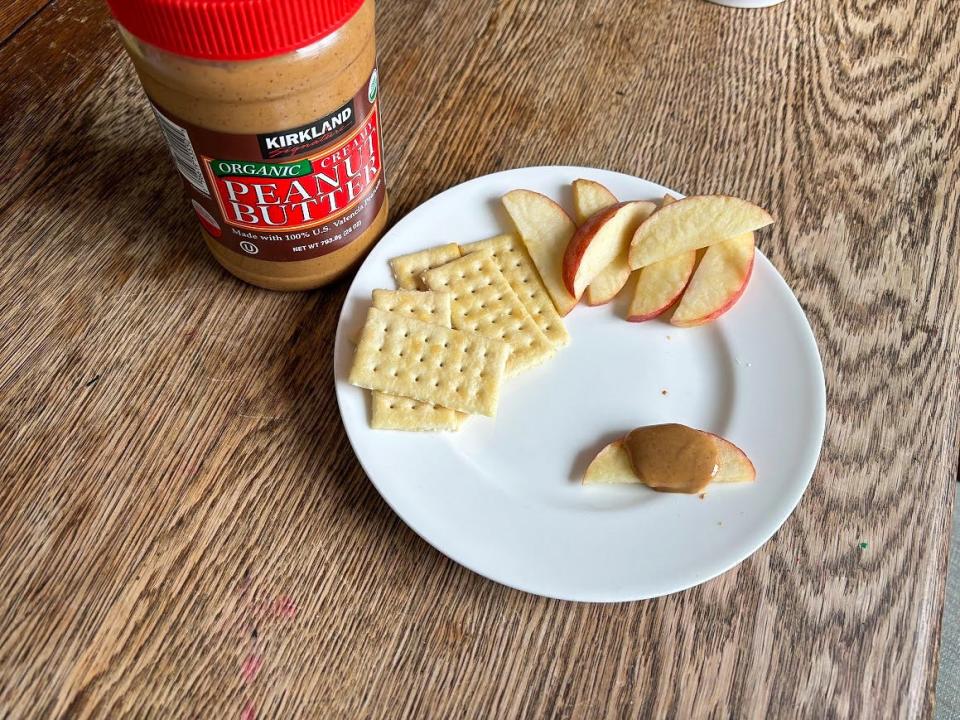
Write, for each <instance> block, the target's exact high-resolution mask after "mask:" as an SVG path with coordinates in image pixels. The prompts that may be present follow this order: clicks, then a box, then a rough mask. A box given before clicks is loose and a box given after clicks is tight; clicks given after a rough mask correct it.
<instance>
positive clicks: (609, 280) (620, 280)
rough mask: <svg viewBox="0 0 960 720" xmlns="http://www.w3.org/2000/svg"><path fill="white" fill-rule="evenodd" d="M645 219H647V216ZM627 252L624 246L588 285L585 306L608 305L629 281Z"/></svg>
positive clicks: (651, 206)
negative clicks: (614, 258)
mask: <svg viewBox="0 0 960 720" xmlns="http://www.w3.org/2000/svg"><path fill="white" fill-rule="evenodd" d="M671 199H672V198H671ZM647 204H648V205H649V206H650V207H649V208H648V210H649V211H650V212H651V213H652V212H653V205H652V204H651V203H647ZM647 217H649V215H648V216H647ZM629 251H630V248H629V246H624V248H623V250H621V251H620V254H619V255H617V258H616V260H614V261H613V262H612V263H610V264H609V265H607V266H606V267H605V268H604V269H603V270H601V271H600V274H599V275H597V276H596V277H595V278H594V279H593V282H592V283H590V286H589V287H588V288H587V292H586V294H585V297H586V299H587V305H603V304H605V303H608V302H610V301H611V300H613V299H614V298H615V297H616V296H617V295H618V294H619V293H620V291H621V290H623V286H624V285H626V284H627V280H629V279H630V272H631V270H630V263H629V257H628V256H629ZM681 290H682V288H681Z"/></svg>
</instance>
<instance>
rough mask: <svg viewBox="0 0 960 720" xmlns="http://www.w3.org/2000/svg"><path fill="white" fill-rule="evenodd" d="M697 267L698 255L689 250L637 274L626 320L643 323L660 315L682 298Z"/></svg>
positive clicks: (647, 267)
mask: <svg viewBox="0 0 960 720" xmlns="http://www.w3.org/2000/svg"><path fill="white" fill-rule="evenodd" d="M696 265H697V251H696V250H689V251H687V252H685V253H682V254H680V255H674V256H673V257H670V258H667V259H666V260H661V261H660V262H655V263H653V265H647V266H646V267H645V268H641V269H640V270H637V273H638V276H637V287H636V289H635V290H634V293H633V300H632V301H631V302H630V309H629V310H627V320H629V321H630V322H644V321H645V320H652V319H653V318H655V317H657V316H658V315H660V314H661V313H663V312H664V311H665V310H666V309H667V308H669V307H670V306H671V305H673V304H674V303H675V302H676V301H677V299H678V298H679V297H680V296H681V295H683V291H684V290H686V288H687V284H688V283H689V282H690V276H691V275H693V269H694V268H695V267H696Z"/></svg>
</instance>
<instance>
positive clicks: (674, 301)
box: [627, 273, 743, 327]
mask: <svg viewBox="0 0 960 720" xmlns="http://www.w3.org/2000/svg"><path fill="white" fill-rule="evenodd" d="M692 277H693V273H690V277H688V278H687V282H686V285H684V286H683V287H682V288H680V290H678V291H677V294H676V295H674V296H673V297H672V298H670V301H669V302H667V303H664V305H663V306H662V307H659V308H657V309H656V310H654V311H652V312H648V313H646V314H645V315H627V320H628V321H629V322H646V321H647V320H653V319H654V318H656V317H660V316H661V315H663V313H665V312H666V311H667V310H669V309H670V307H671V306H673V305H676V304H677V301H678V300H679V299H680V298H681V297H683V293H685V292H686V290H687V285H689V284H690V278H692ZM740 292H741V294H742V293H743V290H741V291H740ZM678 327H679V326H678Z"/></svg>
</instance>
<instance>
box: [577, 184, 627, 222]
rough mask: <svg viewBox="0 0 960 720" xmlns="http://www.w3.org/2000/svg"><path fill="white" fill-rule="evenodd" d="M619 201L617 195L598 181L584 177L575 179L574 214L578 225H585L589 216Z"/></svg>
mask: <svg viewBox="0 0 960 720" xmlns="http://www.w3.org/2000/svg"><path fill="white" fill-rule="evenodd" d="M617 202H618V201H617V196H616V195H614V194H613V193H612V192H610V191H609V190H607V189H606V188H605V187H604V186H603V185H601V184H600V183H598V182H595V181H593V180H584V179H583V178H581V179H579V180H574V181H573V215H574V218H575V219H576V221H577V225H583V224H584V223H585V222H586V221H587V220H588V219H589V218H591V217H593V216H594V215H596V214H597V213H598V212H600V211H601V210H606V209H607V208H608V207H611V206H612V205H616V204H617Z"/></svg>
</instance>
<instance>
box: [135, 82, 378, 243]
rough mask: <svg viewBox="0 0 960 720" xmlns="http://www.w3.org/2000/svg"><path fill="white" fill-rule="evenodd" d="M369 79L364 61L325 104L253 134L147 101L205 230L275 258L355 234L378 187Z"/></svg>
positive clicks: (373, 207) (371, 209)
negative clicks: (349, 93) (355, 81)
mask: <svg viewBox="0 0 960 720" xmlns="http://www.w3.org/2000/svg"><path fill="white" fill-rule="evenodd" d="M376 87H377V71H376V70H374V71H373V74H372V75H371V77H370V82H369V83H366V84H364V86H363V87H362V88H361V89H360V90H359V92H358V93H357V94H356V95H355V96H354V97H353V98H351V99H350V101H349V102H347V103H346V104H344V105H343V106H341V107H339V108H337V109H336V110H335V111H333V112H331V113H329V114H327V115H324V116H323V117H319V118H317V119H316V120H314V121H312V122H310V123H307V124H304V125H299V126H297V127H291V128H284V129H278V130H277V131H275V132H268V133H260V134H257V135H236V134H231V133H221V132H215V131H211V130H207V129H205V128H201V127H199V126H197V125H193V124H191V123H189V122H186V121H184V120H182V119H181V118H178V117H176V116H174V115H172V114H171V113H169V112H167V111H166V110H164V109H163V108H161V107H159V106H158V105H157V103H155V102H153V107H154V112H155V113H156V115H157V121H158V122H159V123H160V128H161V130H162V131H163V134H164V137H165V138H166V140H167V145H168V146H169V148H170V153H171V155H172V156H173V160H174V162H175V163H176V166H177V169H178V170H179V172H180V174H181V175H182V176H183V179H184V186H185V188H186V190H187V193H188V194H189V196H190V200H191V205H192V206H193V210H194V212H195V214H196V216H197V219H198V220H199V221H200V224H201V226H202V227H203V229H204V230H205V231H206V232H207V234H208V235H210V236H211V237H212V238H213V239H215V240H216V241H217V242H219V243H221V244H222V245H224V246H225V247H227V248H229V249H230V250H233V251H234V252H238V253H242V254H244V255H248V256H251V257H256V258H257V259H260V260H269V261H275V262H276V261H281V262H282V261H293V260H308V259H310V258H315V257H319V256H321V255H325V254H327V253H330V252H333V251H334V250H337V249H338V248H341V247H343V246H344V245H346V244H348V243H350V242H351V241H352V240H354V239H355V238H356V237H358V236H359V235H360V234H362V233H363V232H364V231H365V230H366V229H367V228H368V227H370V225H371V224H372V223H373V221H374V219H375V218H376V217H377V215H378V213H379V212H380V209H381V208H382V207H383V201H384V197H385V195H386V183H385V180H384V174H383V149H382V144H381V139H380V113H379V104H378V102H377V92H376V91H375V90H374V88H376Z"/></svg>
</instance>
